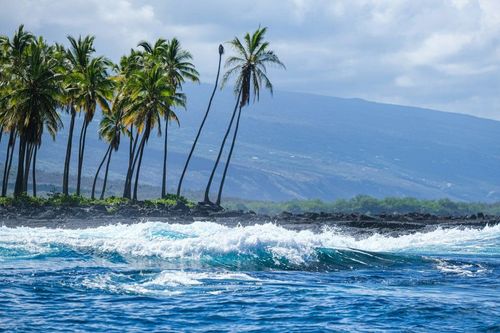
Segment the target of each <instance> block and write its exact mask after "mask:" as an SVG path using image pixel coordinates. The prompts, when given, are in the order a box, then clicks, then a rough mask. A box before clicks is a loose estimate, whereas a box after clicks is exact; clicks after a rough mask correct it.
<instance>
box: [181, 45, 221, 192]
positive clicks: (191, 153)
mask: <svg viewBox="0 0 500 333" xmlns="http://www.w3.org/2000/svg"><path fill="white" fill-rule="evenodd" d="M223 54H224V46H222V44H221V45H219V65H218V67H217V76H216V78H215V84H214V89H213V91H212V95H211V96H210V100H209V101H208V107H207V111H205V116H204V117H203V120H202V121H201V125H200V127H199V128H198V133H196V137H195V139H194V142H193V145H192V146H191V150H190V151H189V155H188V158H187V160H186V163H185V164H184V169H182V174H181V178H180V179H179V185H178V186H177V196H180V195H181V189H182V181H183V180H184V175H185V174H186V170H187V168H188V166H189V162H190V161H191V157H192V156H193V152H194V149H195V148H196V144H197V143H198V139H199V138H200V134H201V131H202V130H203V126H205V121H206V120H207V117H208V113H209V112H210V107H211V106H212V100H213V99H214V96H215V91H216V90H217V86H218V85H219V75H220V65H221V63H222V55H223Z"/></svg>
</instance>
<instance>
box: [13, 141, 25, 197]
mask: <svg viewBox="0 0 500 333" xmlns="http://www.w3.org/2000/svg"><path fill="white" fill-rule="evenodd" d="M25 156H26V138H25V136H24V134H21V137H20V139H19V156H18V162H17V176H16V184H15V186H14V197H18V196H20V195H21V194H22V193H23V184H24V180H23V178H24V161H25Z"/></svg>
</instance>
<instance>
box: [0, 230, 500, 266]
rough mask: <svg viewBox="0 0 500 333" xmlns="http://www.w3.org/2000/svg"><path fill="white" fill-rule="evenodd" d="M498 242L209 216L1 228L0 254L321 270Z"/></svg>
mask: <svg viewBox="0 0 500 333" xmlns="http://www.w3.org/2000/svg"><path fill="white" fill-rule="evenodd" d="M499 240H500V226H499V225H497V226H487V227H485V228H482V229H472V228H466V229H463V228H453V229H436V230H434V231H431V232H426V233H414V234H408V235H401V236H398V237H391V236H388V235H382V234H373V235H371V236H368V237H364V238H357V237H354V236H352V235H349V234H346V233H343V232H342V231H339V230H337V229H333V228H324V229H323V230H322V231H321V232H316V233H315V232H313V231H310V230H302V231H295V230H289V229H286V228H284V227H281V226H278V225H276V224H272V223H267V224H256V225H253V226H245V227H243V226H235V227H228V226H224V225H220V224H217V223H211V222H194V223H191V224H169V223H160V222H145V223H137V224H130V225H124V224H117V225H107V226H102V227H97V228H89V229H74V230H72V229H50V228H27V227H18V228H7V227H0V260H2V258H3V259H4V260H5V259H6V258H13V257H15V256H16V255H18V256H19V255H22V256H26V255H29V254H32V255H34V256H36V255H40V254H43V255H54V253H56V255H57V253H59V254H60V255H63V254H65V253H67V252H68V251H77V252H79V253H85V254H86V255H89V254H90V255H97V256H104V257H106V256H108V257H109V256H111V257H114V256H118V257H120V258H121V257H123V258H125V260H134V258H135V259H138V258H139V259H140V258H155V259H158V260H163V261H170V262H179V261H182V262H184V263H189V262H190V263H196V264H198V265H208V266H221V267H225V268H229V269H231V268H239V269H263V268H278V269H310V270H323V269H345V268H355V267H363V266H379V265H382V266H384V265H392V264H398V263H401V262H405V261H407V260H413V259H412V257H411V255H413V254H422V255H424V254H440V253H476V254H477V253H481V254H483V253H484V254H498V252H499V247H500V245H499V243H500V242H499ZM61 249H65V251H62V250H61ZM57 251H59V252H57Z"/></svg>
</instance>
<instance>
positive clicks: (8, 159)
mask: <svg viewBox="0 0 500 333" xmlns="http://www.w3.org/2000/svg"><path fill="white" fill-rule="evenodd" d="M16 138H17V135H16V131H15V130H12V131H11V132H10V134H9V141H8V142H7V153H6V154H5V165H4V169H3V179H2V197H5V196H6V195H7V187H8V185H9V174H10V166H11V165H12V158H13V155H14V149H15V147H16Z"/></svg>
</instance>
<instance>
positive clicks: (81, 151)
mask: <svg viewBox="0 0 500 333" xmlns="http://www.w3.org/2000/svg"><path fill="white" fill-rule="evenodd" d="M87 127H88V123H87V121H86V120H84V121H83V125H82V131H81V132H80V144H79V149H78V176H77V180H76V195H80V193H81V184H82V167H83V154H84V152H85V138H86V136H87Z"/></svg>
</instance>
